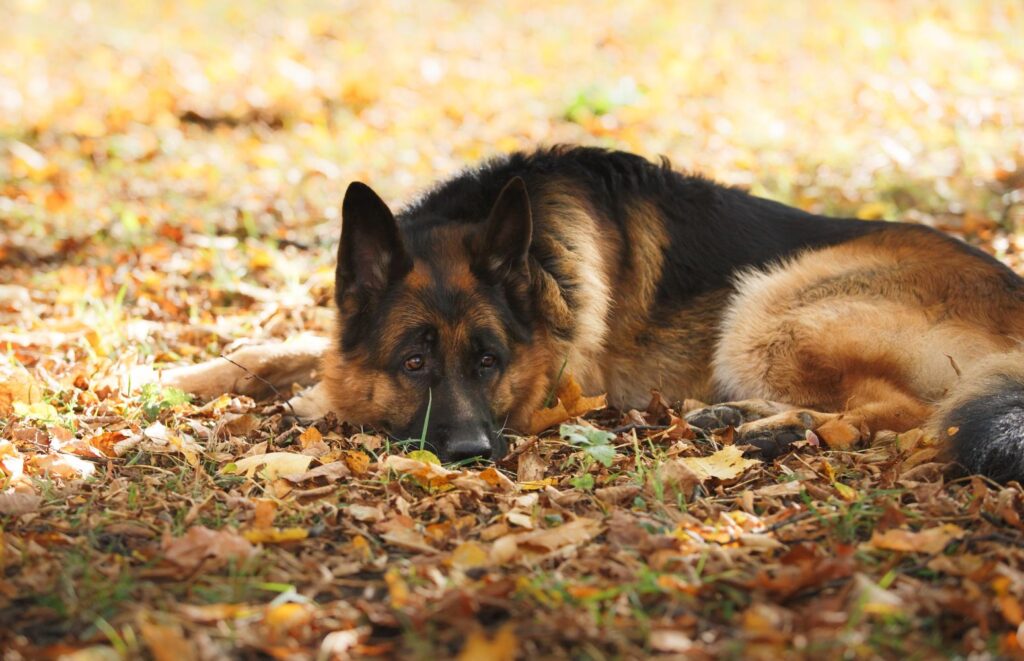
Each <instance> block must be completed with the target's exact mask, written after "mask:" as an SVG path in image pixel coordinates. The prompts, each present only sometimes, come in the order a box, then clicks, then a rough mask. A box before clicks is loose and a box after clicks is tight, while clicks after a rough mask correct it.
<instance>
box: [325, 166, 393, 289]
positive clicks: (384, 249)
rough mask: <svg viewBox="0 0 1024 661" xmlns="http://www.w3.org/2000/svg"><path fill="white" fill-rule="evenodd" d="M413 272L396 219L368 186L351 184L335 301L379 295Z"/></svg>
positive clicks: (345, 205)
mask: <svg viewBox="0 0 1024 661" xmlns="http://www.w3.org/2000/svg"><path fill="white" fill-rule="evenodd" d="M411 269H412V260H411V259H410V258H409V256H408V254H407V253H406V251H405V248H404V247H403V246H402V239H401V237H400V236H399V235H398V225H397V224H396V223H395V217H394V216H393V215H392V214H391V210H390V209H388V205H386V204H385V203H384V200H382V199H380V197H379V196H378V195H377V194H376V193H374V192H373V189H371V188H370V187H369V186H367V185H366V184H364V183H360V182H358V181H355V182H352V183H351V184H350V185H349V187H348V190H347V191H345V201H344V203H342V206H341V243H340V245H339V246H338V267H337V270H336V271H335V275H334V289H335V297H336V298H337V300H338V302H339V304H340V302H341V300H342V299H343V298H344V297H345V296H347V295H349V294H353V293H379V292H382V291H384V290H385V289H386V288H387V287H388V285H390V284H392V283H394V282H396V281H397V280H400V279H401V278H402V277H403V276H404V275H405V274H406V273H408V272H409V271H410V270H411Z"/></svg>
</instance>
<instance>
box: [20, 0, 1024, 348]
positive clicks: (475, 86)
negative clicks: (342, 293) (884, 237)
mask: <svg viewBox="0 0 1024 661" xmlns="http://www.w3.org/2000/svg"><path fill="white" fill-rule="evenodd" d="M1022 34H1024V5H1021V3H1019V2H1017V1H1015V0H1005V1H1003V0H990V1H987V2H981V1H978V2H959V1H956V0H954V1H950V2H935V1H931V0H927V1H925V0H922V1H914V0H906V1H902V2H897V1H895V0H889V1H880V0H876V1H867V2H865V1H859V0H858V1H853V2H828V3H819V2H784V3H779V2H773V1H767V0H747V1H745V2H719V1H711V0H702V1H693V2H683V3H681V2H637V1H622V0H615V1H613V2H591V1H587V2H556V3H553V2H548V1H544V2H538V1H534V0H516V1H513V2H429V3H420V2H400V1H381V2H376V1H375V2H355V1H348V2H333V3H328V2H318V1H303V2H299V1H296V2H287V3H275V2H243V3H239V2H223V1H219V0H214V1H212V2H199V1H190V2H138V3H136V2H89V1H88V0H67V1H59V2H45V1H43V0H12V1H11V2H10V3H7V5H6V10H5V16H4V19H3V21H2V25H0V43H3V49H2V52H0V281H3V282H4V283H6V284H5V285H4V286H5V287H6V289H5V290H4V291H5V292H6V293H5V294H4V296H3V297H2V298H3V300H4V301H5V310H6V312H5V314H4V316H3V317H2V318H0V324H2V325H0V331H3V332H6V334H7V335H11V334H15V333H17V332H18V331H24V330H27V329H39V328H44V329H48V330H53V328H52V327H53V326H54V325H56V326H57V327H58V328H59V329H60V330H63V329H65V327H66V326H68V325H70V326H71V327H75V326H76V325H78V324H82V323H84V324H86V325H88V326H89V327H90V328H91V329H92V330H93V331H95V333H96V337H95V341H94V342H93V343H92V344H93V345H95V346H94V347H93V348H94V349H97V348H98V350H100V351H103V352H106V353H111V352H114V353H116V354H118V355H120V354H121V353H124V352H128V353H131V352H133V351H135V349H136V348H137V347H138V346H139V345H138V343H137V340H140V339H142V340H145V343H143V345H142V346H143V350H144V353H145V354H146V355H147V356H154V357H155V358H156V359H157V360H158V362H159V360H167V361H169V362H175V361H178V360H180V359H181V358H183V357H185V354H188V355H191V356H194V359H199V358H202V357H204V356H206V355H211V354H213V355H215V354H218V353H219V352H220V351H221V350H222V349H223V345H224V344H225V343H226V342H228V341H229V340H230V339H231V338H238V337H250V338H258V337H262V336H267V335H273V336H282V337H283V336H287V335H290V334H294V333H295V332H297V331H299V330H304V329H305V330H313V331H322V330H324V329H325V328H326V327H327V324H328V323H329V317H330V313H329V310H328V308H327V303H328V301H329V290H330V287H331V278H332V268H333V249H334V245H335V243H336V241H337V235H338V230H339V225H340V221H339V205H340V199H341V196H342V194H343V191H344V188H345V186H346V185H347V183H348V182H349V181H350V180H353V179H361V180H364V181H367V182H369V183H371V184H372V185H373V186H374V187H375V188H377V189H378V190H379V191H380V192H381V193H382V194H383V195H384V196H385V197H386V198H387V199H388V200H389V201H391V202H392V203H393V204H394V205H400V204H401V203H402V202H404V201H408V200H409V199H410V198H411V197H412V196H413V195H415V194H416V192H417V191H418V190H421V189H422V188H424V187H426V186H429V185H430V184H431V182H433V181H434V180H436V179H437V178H439V177H443V176H445V175H449V174H451V173H453V172H455V171H456V170H458V169H459V168H462V167H465V166H466V165H468V164H472V163H474V162H476V161H478V160H479V159H481V158H485V157H488V156H492V155H495V154H499V153H502V152H508V151H512V150H516V149H528V148H531V147H534V146H537V145H543V144H552V143H558V142H579V143H586V144H598V145H607V146H609V147H617V148H623V149H628V150H632V151H635V152H638V153H641V154H644V155H646V156H648V157H652V158H653V157H657V156H659V155H665V156H668V157H669V158H671V159H672V161H673V162H674V163H675V164H676V166H677V167H679V168H685V169H690V170H696V171H700V172H703V173H706V174H708V175H711V176H713V177H716V178H718V179H719V180H722V181H724V182H727V183H730V184H735V185H740V186H744V187H747V188H749V189H750V190H752V191H753V192H754V193H756V194H760V195H766V196H769V197H772V198H775V199H779V200H781V201H783V202H787V203H790V204H794V205H797V206H799V207H802V208H805V209H808V210H811V211H816V212H823V213H832V214H843V215H851V216H853V215H855V216H860V217H862V218H879V219H897V218H898V219H904V220H914V221H920V222H925V223H929V224H932V225H935V226H938V227H941V228H943V229H951V230H953V231H956V232H959V233H961V234H962V235H963V236H965V238H966V239H967V240H969V241H972V242H974V243H978V244H980V245H982V246H983V247H985V248H987V249H989V250H991V251H993V252H995V253H996V254H998V255H999V256H1000V257H1002V258H1004V259H1006V260H1007V261H1008V262H1009V263H1010V264H1011V265H1013V266H1015V267H1017V266H1018V259H1017V254H1018V252H1020V250H1021V248H1022V247H1024V243H1020V242H1019V239H1018V235H1019V230H1021V228H1022V227H1024V192H1022V186H1024V130H1022V129H1024V39H1022V38H1021V35H1022ZM126 320H127V321H131V320H145V321H148V322H153V323H163V324H174V323H181V324H185V325H188V326H191V327H196V326H197V325H200V326H202V327H203V328H207V329H212V330H213V331H215V332H214V334H213V336H214V338H215V339H214V340H213V341H211V343H210V344H209V346H208V347H201V348H200V349H199V350H196V348H195V345H194V343H188V344H186V345H182V346H174V342H173V340H169V339H168V338H172V337H173V332H171V331H170V330H167V329H171V328H173V326H165V327H164V328H165V331H164V332H163V333H161V334H159V337H154V336H153V334H152V333H151V332H150V331H148V330H146V328H145V327H144V326H138V328H141V329H142V330H138V332H134V331H128V332H126V331H124V330H123V328H124V327H130V325H127V326H126V324H124V323H122V322H125V321H126ZM129 340H130V341H129ZM115 350H117V351H115ZM197 354H198V355H197ZM147 360H152V358H147Z"/></svg>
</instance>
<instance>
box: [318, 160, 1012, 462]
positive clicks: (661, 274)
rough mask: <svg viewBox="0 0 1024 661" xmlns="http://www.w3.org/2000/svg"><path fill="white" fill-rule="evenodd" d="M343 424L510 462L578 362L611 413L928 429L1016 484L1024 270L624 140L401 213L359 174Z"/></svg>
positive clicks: (340, 384) (776, 426)
mask: <svg viewBox="0 0 1024 661" xmlns="http://www.w3.org/2000/svg"><path fill="white" fill-rule="evenodd" d="M342 211H343V223H342V233H341V244H340V247H339V251H338V265H337V274H336V293H335V297H336V302H337V307H338V334H337V343H336V346H334V347H333V348H332V349H331V350H329V351H328V352H327V353H326V355H325V358H324V364H323V383H324V387H325V388H326V392H327V395H328V397H329V399H330V401H331V403H332V406H333V408H334V410H335V411H336V413H337V414H338V415H339V417H340V418H341V419H343V420H346V421H350V422H353V423H364V424H369V425H373V426H378V427H381V428H384V429H386V430H388V431H389V432H390V433H391V434H392V435H393V436H396V437H404V438H416V437H419V436H420V433H421V430H422V429H423V427H424V422H425V419H426V418H427V416H428V412H429V424H428V425H427V435H426V440H427V443H428V444H429V445H430V446H431V447H432V448H433V449H435V450H436V451H437V453H438V455H439V456H440V457H441V458H442V459H444V460H458V459H465V458H469V457H474V456H480V455H485V456H490V457H493V458H496V457H500V456H502V455H503V454H504V453H505V452H506V444H505V441H504V440H503V433H504V432H505V431H506V430H524V429H526V428H527V426H528V424H529V421H530V418H531V414H532V413H533V412H534V411H536V410H537V409H538V408H540V407H541V406H542V405H543V402H544V400H545V397H546V396H547V395H548V394H549V393H550V392H551V391H552V389H553V388H554V387H555V381H556V379H557V378H558V375H559V374H560V373H561V371H562V370H563V368H564V371H565V372H566V373H569V374H572V375H574V377H575V378H576V380H577V381H578V382H579V383H580V385H581V386H582V388H583V390H584V392H588V393H598V392H607V393H608V396H609V402H610V404H611V405H614V406H616V407H619V408H623V409H625V408H629V407H637V408H642V407H644V406H645V405H646V404H647V403H648V402H649V401H650V398H651V390H652V389H656V390H658V391H660V392H661V393H663V394H664V395H665V396H667V397H668V398H670V399H682V398H692V399H697V400H701V401H704V402H723V401H724V402H727V403H726V404H722V405H717V406H711V407H708V408H705V409H701V410H698V411H695V412H693V413H691V414H690V415H689V416H688V420H689V421H690V423H691V424H693V425H695V426H700V427H705V428H715V427H724V426H728V425H732V426H734V427H736V442H737V443H738V444H741V445H745V446H749V451H750V452H754V453H760V454H761V455H762V456H765V457H773V456H776V455H778V454H779V453H781V452H783V451H785V449H786V447H787V445H788V444H790V443H791V442H792V441H794V440H796V439H803V438H805V435H806V432H807V431H808V430H813V431H815V432H817V434H818V435H819V437H820V438H821V439H823V440H824V441H825V442H826V443H827V444H828V445H830V446H831V447H847V446H850V445H852V444H854V443H856V442H858V441H860V440H862V439H864V438H865V437H866V436H867V435H868V434H870V433H873V432H874V431H878V430H883V429H884V430H893V431H897V432H899V431H905V430H908V429H911V428H914V427H918V426H922V425H926V426H928V427H929V428H930V429H931V430H932V431H933V433H935V434H936V435H938V436H939V437H940V439H942V440H943V441H944V442H945V444H946V446H947V447H948V448H949V449H950V450H951V451H952V453H953V456H954V457H955V458H956V459H957V460H958V461H959V462H960V463H961V464H963V465H964V466H965V467H966V468H967V469H968V470H970V471H972V472H980V473H984V474H987V475H989V476H991V477H993V478H996V479H1002V480H1006V479H1024V351H1022V345H1021V340H1022V338H1024V282H1022V280H1021V278H1020V277H1018V276H1017V275H1016V274H1014V273H1013V272H1012V271H1011V270H1010V269H1009V268H1007V267H1006V266H1004V265H1003V264H1001V263H999V262H998V261H996V260H995V259H993V258H992V257H989V256H988V255H986V254H984V253H983V252H981V251H979V250H976V249H975V248H972V247H970V246H967V245H965V244H964V243H962V242H960V241H958V240H955V239H953V238H951V237H948V236H945V235H943V234H941V233H939V232H937V231H934V230H932V229H929V228H927V227H923V226H918V225H911V224H904V223H893V222H867V221H860V220H850V219H837V218H827V217H822V216H817V215H813V214H810V213H805V212H803V211H800V210H798V209H794V208H791V207H788V206H785V205H782V204H778V203H776V202H772V201H769V200H765V199H760V198H757V197H754V196H752V195H749V194H747V193H745V192H743V191H741V190H737V189H735V188H730V187H726V186H722V185H719V184H716V183H713V182H711V181H709V180H707V179H704V178H702V177H699V176H693V175H689V174H683V173H680V172H677V171H674V170H672V169H671V167H670V165H669V164H668V162H667V161H663V162H661V163H652V162H649V161H647V160H645V159H643V158H641V157H639V156H635V155H632V154H628V153H623V152H616V151H607V150H604V149H596V148H585V147H575V148H570V147H559V148H554V149H547V150H542V151H537V152H534V153H518V154H513V155H510V156H507V157H502V158H499V159H496V160H493V161H491V162H488V163H485V164H484V165H482V166H480V167H478V168H476V169H472V170H468V171H465V172H463V173H461V174H459V175H457V176H455V177H454V178H452V179H449V180H448V181H445V182H443V183H441V184H439V185H437V186H436V187H435V188H433V189H432V190H431V191H429V192H427V193H426V194H425V195H424V196H423V197H422V198H420V199H419V200H418V201H417V202H415V203H413V204H412V205H411V206H409V207H408V208H406V209H404V210H403V211H401V212H400V213H399V214H398V215H397V216H396V215H393V214H392V212H391V211H390V210H389V209H388V206H387V205H386V204H385V203H384V202H383V201H382V200H381V198H380V197H378V196H377V195H376V194H375V193H374V192H373V191H372V190H371V189H370V188H369V187H368V186H366V185H364V184H362V183H353V184H351V186H349V188H348V191H347V193H346V195H345V200H344V205H343V210H342Z"/></svg>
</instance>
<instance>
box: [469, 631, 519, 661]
mask: <svg viewBox="0 0 1024 661" xmlns="http://www.w3.org/2000/svg"><path fill="white" fill-rule="evenodd" d="M518 651H519V641H518V639H517V638H516V632H515V629H514V628H513V625H512V624H511V623H506V624H503V625H502V626H501V628H500V629H498V632H497V633H495V634H494V637H493V638H491V637H489V636H488V635H487V634H486V633H485V632H484V631H483V630H479V629H478V630H476V631H474V632H473V633H471V634H469V637H468V638H466V644H465V645H464V646H463V647H462V652H460V653H459V656H458V659H459V661H513V659H515V658H516V653H517V652H518Z"/></svg>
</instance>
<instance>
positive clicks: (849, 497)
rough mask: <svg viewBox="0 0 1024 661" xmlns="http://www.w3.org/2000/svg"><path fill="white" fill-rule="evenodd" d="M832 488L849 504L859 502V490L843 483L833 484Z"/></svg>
mask: <svg viewBox="0 0 1024 661" xmlns="http://www.w3.org/2000/svg"><path fill="white" fill-rule="evenodd" d="M832 486H833V487H834V488H835V490H836V491H837V492H838V493H839V497H840V498H842V499H843V500H845V501H846V502H848V503H852V502H853V501H855V500H857V490H856V489H854V488H853V487H851V486H849V485H847V484H843V483H842V482H833V483H832Z"/></svg>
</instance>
